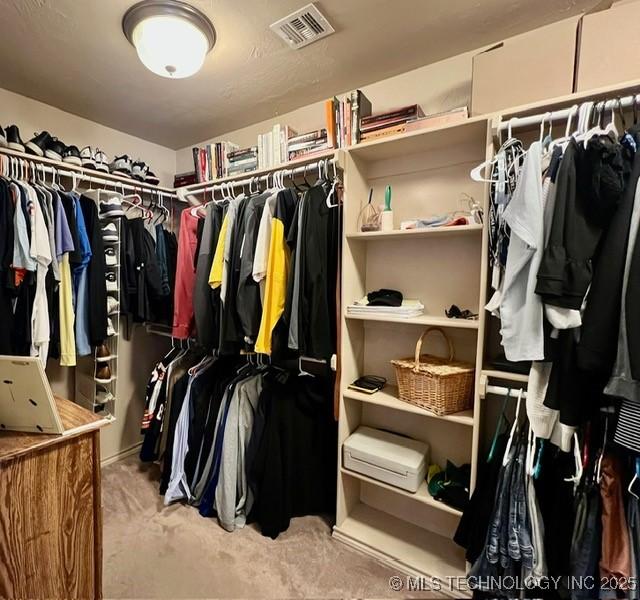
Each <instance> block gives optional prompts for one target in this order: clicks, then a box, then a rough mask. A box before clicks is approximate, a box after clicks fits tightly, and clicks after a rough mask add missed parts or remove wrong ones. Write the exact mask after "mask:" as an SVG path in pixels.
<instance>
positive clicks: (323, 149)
mask: <svg viewBox="0 0 640 600" xmlns="http://www.w3.org/2000/svg"><path fill="white" fill-rule="evenodd" d="M327 150H329V148H328V146H327V144H326V143H324V144H321V145H320V146H317V147H316V148H314V149H313V150H298V151H297V152H290V153H289V161H291V162H294V161H296V160H300V159H303V158H304V159H309V158H316V157H319V156H324V155H326V153H327Z"/></svg>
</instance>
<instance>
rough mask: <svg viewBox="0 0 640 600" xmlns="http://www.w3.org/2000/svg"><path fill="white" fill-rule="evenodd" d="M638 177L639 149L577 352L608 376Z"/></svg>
mask: <svg viewBox="0 0 640 600" xmlns="http://www.w3.org/2000/svg"><path fill="white" fill-rule="evenodd" d="M639 132H640V126H636V127H634V129H633V130H632V131H631V132H630V133H632V135H634V137H635V138H636V139H637V140H638V141H640V136H639V135H638V134H639ZM639 179H640V153H638V154H636V155H635V158H634V159H633V168H632V170H631V174H630V176H629V179H628V180H627V183H626V187H625V191H624V194H623V196H622V200H621V202H620V205H619V206H618V210H617V211H616V213H615V214H614V216H613V218H612V220H611V223H610V225H609V228H608V230H607V232H606V234H605V236H604V238H603V242H602V245H601V250H600V252H599V253H598V255H597V256H596V258H595V260H594V270H593V281H592V285H591V289H590V291H589V298H588V301H587V307H586V309H585V312H584V316H583V319H582V332H581V338H580V343H579V344H578V353H577V356H578V366H579V367H580V369H582V370H584V371H597V372H599V373H603V374H605V375H607V376H608V375H610V374H611V370H612V369H613V365H614V364H615V360H616V353H617V347H618V332H619V327H620V305H621V301H622V280H623V276H624V267H625V261H626V256H627V245H628V243H629V225H630V221H631V213H632V212H633V205H634V200H635V193H636V186H637V184H638V181H639ZM630 281H631V279H630ZM636 306H637V305H636ZM632 356H633V355H632Z"/></svg>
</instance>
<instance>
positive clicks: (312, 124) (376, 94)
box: [176, 50, 477, 173]
mask: <svg viewBox="0 0 640 600" xmlns="http://www.w3.org/2000/svg"><path fill="white" fill-rule="evenodd" d="M476 53H477V50H474V51H472V52H466V53H465V54H460V55H458V56H454V57H453V58H448V59H446V60H442V61H440V62H437V63H433V64H431V65H427V66H424V67H420V68H419V69H414V70H413V71H408V72H407V73H403V74H401V75H396V76H395V77H390V78H389V79H383V80H382V81H378V82H376V83H372V84H370V85H365V86H360V89H361V90H362V91H363V92H364V93H365V94H366V96H367V98H369V100H370V101H371V104H372V105H373V110H374V112H381V111H384V110H387V109H390V108H393V107H394V106H402V105H406V104H416V103H417V104H420V105H421V106H422V108H423V110H424V111H425V113H436V112H440V111H443V110H448V109H451V108H456V107H458V106H465V105H468V104H470V102H471V60H472V58H473V55H474V54H476ZM348 91H349V90H327V98H329V97H331V96H332V95H335V96H342V95H343V94H345V93H346V92H348ZM275 123H281V124H282V125H289V126H291V127H293V128H294V129H295V130H296V131H298V132H299V133H303V132H305V131H311V130H313V129H316V128H320V127H324V103H323V102H316V103H314V104H310V105H308V106H304V107H302V108H299V109H297V110H294V111H292V112H289V113H285V114H283V115H275V116H274V118H272V119H269V120H267V121H262V122H260V123H255V124H253V125H249V126H248V127H244V128H242V129H237V130H235V131H229V132H227V133H225V134H223V135H219V136H217V137H216V138H214V139H213V140H206V141H202V142H200V143H197V144H192V146H202V145H203V144H206V143H210V142H211V141H216V140H221V139H225V140H229V141H231V142H234V143H236V144H239V145H240V147H241V148H244V147H246V146H253V145H255V144H256V142H257V138H258V134H259V133H264V132H266V131H269V130H270V129H271V127H272V126H273V125H274V124H275ZM192 146H189V147H187V148H182V149H181V150H178V152H177V159H176V168H177V171H178V173H185V172H188V171H193V158H192V155H191V148H192Z"/></svg>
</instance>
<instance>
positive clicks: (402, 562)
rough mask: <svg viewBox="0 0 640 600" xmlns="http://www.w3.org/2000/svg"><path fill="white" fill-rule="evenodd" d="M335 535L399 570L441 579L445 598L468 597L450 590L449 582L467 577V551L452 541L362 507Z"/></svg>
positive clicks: (352, 511) (465, 593) (383, 513)
mask: <svg viewBox="0 0 640 600" xmlns="http://www.w3.org/2000/svg"><path fill="white" fill-rule="evenodd" d="M333 532H334V537H336V539H339V540H340V541H342V542H344V543H345V544H348V545H349V546H351V547H353V548H356V549H358V550H361V551H363V552H365V553H366V554H369V555H373V556H376V557H377V558H378V559H379V560H381V561H382V562H384V563H386V564H387V565H391V566H393V567H395V568H396V569H398V568H399V569H401V570H402V571H405V572H409V573H411V574H422V575H427V576H431V577H438V578H440V579H441V580H442V581H443V589H442V590H441V593H443V594H446V595H450V596H454V597H456V598H460V597H467V596H468V592H466V590H459V591H456V590H453V591H451V590H449V589H447V588H446V585H447V582H448V581H451V579H447V578H454V577H464V575H465V561H464V551H463V550H462V548H460V547H458V546H457V545H456V544H455V543H454V542H453V541H452V540H451V539H448V538H446V537H444V536H442V535H438V534H436V533H433V532H432V531H428V530H427V529H423V528H422V527H418V526H416V525H413V524H411V523H408V522H407V521H402V520H400V519H398V518H396V517H394V516H392V515H389V514H387V513H385V512H382V511H380V510H377V509H375V508H371V507H370V506H367V505H366V504H362V503H360V504H357V505H356V506H355V507H354V508H353V509H352V510H351V511H350V512H349V516H348V517H347V518H346V519H344V521H342V523H340V525H336V526H335V527H334V528H333Z"/></svg>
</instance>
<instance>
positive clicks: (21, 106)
mask: <svg viewBox="0 0 640 600" xmlns="http://www.w3.org/2000/svg"><path fill="white" fill-rule="evenodd" d="M14 124H15V125H17V126H18V127H19V129H20V136H21V137H22V140H23V141H24V142H27V141H28V140H30V139H31V138H32V137H33V135H34V133H39V132H41V131H48V132H49V133H50V134H51V135H53V136H56V137H58V138H60V140H62V141H63V142H64V143H65V144H67V145H69V146H70V145H75V146H78V148H82V147H83V146H92V147H96V146H97V147H99V148H100V149H101V150H103V151H104V152H106V153H107V155H108V156H109V158H112V157H113V156H116V155H118V156H119V155H121V154H128V155H129V156H131V158H133V159H134V160H135V159H137V158H140V159H142V160H143V161H145V162H146V163H147V164H148V165H150V166H151V169H152V171H153V172H154V173H155V174H156V175H157V176H158V177H159V178H160V181H161V184H162V185H167V186H173V176H174V174H175V169H176V153H175V151H174V150H171V149H170V148H165V147H163V146H159V145H158V144H153V143H151V142H147V141H146V140H143V139H140V138H137V137H134V136H132V135H129V134H128V133H123V132H122V131H117V130H115V129H111V128H109V127H105V126H104V125H99V124H98V123H94V122H93V121H89V120H87V119H83V118H81V117H77V116H75V115H72V114H71V113H68V112H65V111H63V110H60V109H58V108H54V107H52V106H49V105H48V104H44V103H42V102H38V101H37V100H33V99H31V98H27V97H25V96H20V95H19V94H15V93H13V92H10V91H8V90H4V89H0V125H2V127H3V128H6V127H7V126H8V125H14Z"/></svg>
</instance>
